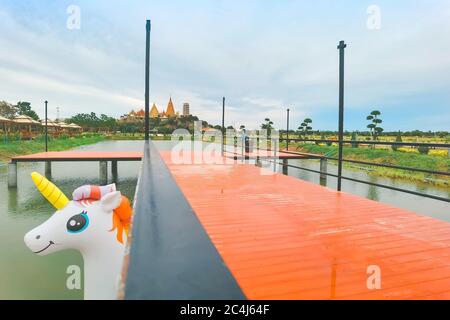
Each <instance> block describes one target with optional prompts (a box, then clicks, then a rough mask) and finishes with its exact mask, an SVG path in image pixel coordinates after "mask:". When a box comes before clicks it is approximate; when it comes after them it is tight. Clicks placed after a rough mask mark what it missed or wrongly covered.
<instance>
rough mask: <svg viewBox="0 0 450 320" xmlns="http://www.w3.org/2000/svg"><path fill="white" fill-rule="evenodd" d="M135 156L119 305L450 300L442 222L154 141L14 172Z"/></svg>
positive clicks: (446, 231)
mask: <svg viewBox="0 0 450 320" xmlns="http://www.w3.org/2000/svg"><path fill="white" fill-rule="evenodd" d="M190 156H191V157H195V155H194V154H191V155H190ZM278 156H280V158H281V159H283V156H284V157H292V154H289V155H288V154H284V153H279V154H278ZM251 157H253V155H252V156H251ZM138 160H139V161H140V160H142V169H141V172H140V176H139V181H138V186H137V190H136V197H135V199H136V202H135V203H134V208H135V215H134V217H133V225H132V232H131V236H130V238H129V241H128V246H129V248H128V251H127V252H128V253H127V256H126V257H125V260H124V261H125V263H124V270H123V282H122V284H123V286H122V290H121V292H120V297H121V298H126V299H448V298H450V224H449V223H447V222H444V221H440V220H436V219H433V218H430V217H425V216H420V215H417V214H415V213H413V212H410V211H407V210H403V209H399V208H395V207H392V206H389V205H386V204H382V203H379V202H375V201H371V200H368V199H365V198H362V197H359V196H355V195H351V194H348V193H345V192H337V191H334V190H331V189H328V188H325V187H322V186H319V185H316V184H313V183H310V182H306V181H302V180H299V179H296V178H293V177H289V176H286V175H282V174H278V173H273V172H270V171H269V170H268V169H264V168H259V167H257V166H254V165H249V164H242V163H240V161H235V162H234V163H232V164H175V163H174V162H173V161H172V158H171V154H170V152H164V151H162V152H158V151H157V150H156V148H155V147H154V146H153V144H152V143H151V142H150V143H146V146H145V149H144V152H143V153H142V152H106V153H105V152H101V153H99V152H94V153H92V152H89V153H87V152H51V153H40V154H34V155H29V156H23V157H16V158H14V159H13V160H12V164H16V163H17V162H23V161H27V162H29V161H43V162H53V161H99V162H105V161H111V162H116V161H138ZM116 167H117V165H116ZM14 169H15V170H17V168H14ZM101 170H102V169H101ZM103 170H104V169H103ZM449 213H450V212H449Z"/></svg>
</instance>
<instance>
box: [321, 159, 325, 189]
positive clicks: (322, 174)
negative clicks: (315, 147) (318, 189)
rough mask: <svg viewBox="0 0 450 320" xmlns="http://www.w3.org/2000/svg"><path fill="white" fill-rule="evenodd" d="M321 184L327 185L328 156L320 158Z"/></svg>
mask: <svg viewBox="0 0 450 320" xmlns="http://www.w3.org/2000/svg"><path fill="white" fill-rule="evenodd" d="M320 184H321V185H324V186H326V185H327V158H325V157H324V158H320Z"/></svg>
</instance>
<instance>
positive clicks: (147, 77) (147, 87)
mask: <svg viewBox="0 0 450 320" xmlns="http://www.w3.org/2000/svg"><path fill="white" fill-rule="evenodd" d="M145 29H146V46H145V133H144V138H145V141H148V140H149V139H150V136H149V134H150V109H149V95H150V30H151V22H150V20H147V24H146V27H145Z"/></svg>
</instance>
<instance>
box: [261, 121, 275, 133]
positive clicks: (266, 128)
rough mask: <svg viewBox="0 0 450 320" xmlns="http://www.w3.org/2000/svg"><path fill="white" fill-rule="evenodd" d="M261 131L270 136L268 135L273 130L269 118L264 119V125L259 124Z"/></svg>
mask: <svg viewBox="0 0 450 320" xmlns="http://www.w3.org/2000/svg"><path fill="white" fill-rule="evenodd" d="M261 129H265V130H266V131H267V135H268V136H270V133H271V132H272V130H273V122H272V121H271V120H270V119H269V118H265V119H264V123H263V124H261Z"/></svg>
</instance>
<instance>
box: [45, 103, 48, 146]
mask: <svg viewBox="0 0 450 320" xmlns="http://www.w3.org/2000/svg"><path fill="white" fill-rule="evenodd" d="M47 104H48V101H47V100H45V152H48V126H47V119H48V117H47Z"/></svg>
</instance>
